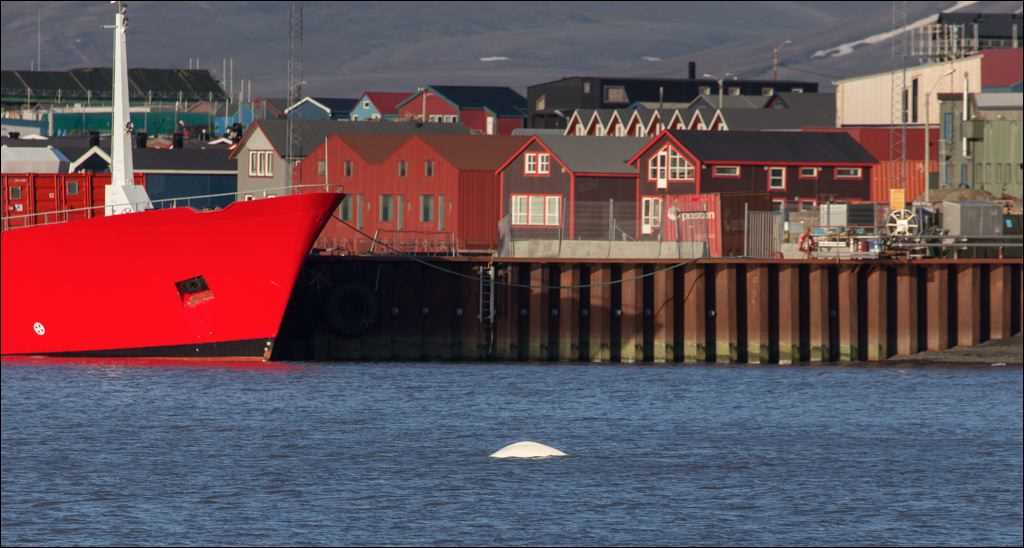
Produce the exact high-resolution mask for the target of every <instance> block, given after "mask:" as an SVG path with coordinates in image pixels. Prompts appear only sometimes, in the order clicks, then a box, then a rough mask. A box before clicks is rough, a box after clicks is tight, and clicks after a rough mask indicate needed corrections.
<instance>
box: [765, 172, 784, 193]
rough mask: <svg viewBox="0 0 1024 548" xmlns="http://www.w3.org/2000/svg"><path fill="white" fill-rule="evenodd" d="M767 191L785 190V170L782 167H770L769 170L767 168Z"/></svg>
mask: <svg viewBox="0 0 1024 548" xmlns="http://www.w3.org/2000/svg"><path fill="white" fill-rule="evenodd" d="M768 189H769V190H786V168H784V167H770V168H768Z"/></svg>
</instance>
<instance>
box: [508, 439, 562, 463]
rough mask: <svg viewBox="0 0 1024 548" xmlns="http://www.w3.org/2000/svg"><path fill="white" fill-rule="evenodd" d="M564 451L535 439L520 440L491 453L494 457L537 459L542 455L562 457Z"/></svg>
mask: <svg viewBox="0 0 1024 548" xmlns="http://www.w3.org/2000/svg"><path fill="white" fill-rule="evenodd" d="M564 456H566V455H565V453H563V452H561V451H559V450H558V449H555V448H554V447H550V446H547V445H544V444H543V443H537V442H535V441H521V442H518V443H513V444H511V445H506V446H505V447H502V448H501V449H499V450H498V451H497V452H495V453H493V454H492V455H491V457H492V458H495V459H539V458H544V457H564Z"/></svg>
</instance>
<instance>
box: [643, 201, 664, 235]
mask: <svg viewBox="0 0 1024 548" xmlns="http://www.w3.org/2000/svg"><path fill="white" fill-rule="evenodd" d="M640 203H641V209H640V232H641V233H642V234H652V233H653V232H654V229H656V228H660V227H661V211H662V203H663V202H662V199H661V198H658V197H653V196H645V197H644V198H643V199H642V200H641V202H640Z"/></svg>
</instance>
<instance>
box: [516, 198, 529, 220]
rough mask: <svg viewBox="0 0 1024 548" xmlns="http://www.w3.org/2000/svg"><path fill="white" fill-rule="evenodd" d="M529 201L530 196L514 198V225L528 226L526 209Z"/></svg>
mask: <svg viewBox="0 0 1024 548" xmlns="http://www.w3.org/2000/svg"><path fill="white" fill-rule="evenodd" d="M529 201H530V197H529V196H512V224H514V225H525V224H526V207H527V205H528V204H529Z"/></svg>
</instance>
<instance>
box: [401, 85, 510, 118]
mask: <svg viewBox="0 0 1024 548" xmlns="http://www.w3.org/2000/svg"><path fill="white" fill-rule="evenodd" d="M429 87H430V89H432V90H434V91H435V92H437V93H438V94H440V95H441V96H443V97H444V98H446V99H448V100H449V101H451V102H453V103H455V104H456V105H458V106H459V108H481V107H485V108H487V109H490V110H491V111H492V112H494V113H495V114H497V115H498V116H526V98H525V97H523V96H522V95H519V94H518V93H516V92H515V91H514V90H512V88H507V87H500V86H429ZM403 102H404V101H403Z"/></svg>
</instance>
